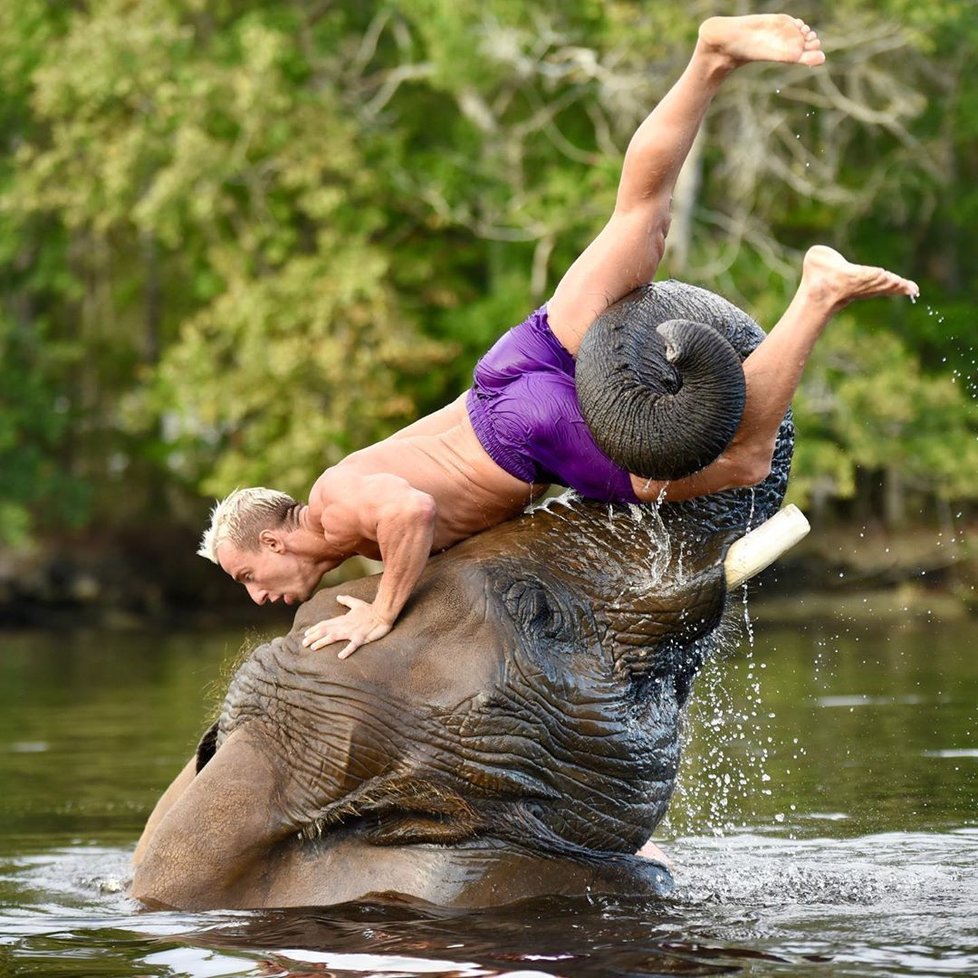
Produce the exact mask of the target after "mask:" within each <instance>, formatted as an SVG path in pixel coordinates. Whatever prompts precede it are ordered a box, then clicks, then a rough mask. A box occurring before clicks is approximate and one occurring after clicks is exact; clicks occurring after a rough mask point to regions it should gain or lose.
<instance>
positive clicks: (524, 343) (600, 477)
mask: <svg viewBox="0 0 978 978" xmlns="http://www.w3.org/2000/svg"><path fill="white" fill-rule="evenodd" d="M466 406H467V408H468V412H469V418H470V419H471V421H472V427H473V428H474V429H475V433H476V436H477V437H478V439H479V441H480V442H481V443H482V447H483V448H485V450H486V451H487V452H488V453H489V456H490V458H492V460H493V461H494V462H495V463H496V464H497V465H499V466H501V467H502V468H504V469H505V470H506V471H507V472H509V474H510V475H513V476H516V478H517V479H521V480H522V481H523V482H536V483H555V484H557V485H562V486H570V487H571V488H572V489H576V490H577V491H578V492H579V493H580V494H581V495H582V496H586V497H587V498H588V499H600V500H606V501H609V502H621V503H634V502H638V499H637V497H636V496H635V493H634V491H633V490H632V483H631V478H630V476H629V474H628V472H627V471H626V470H625V469H623V468H622V467H621V466H620V465H617V464H616V463H615V462H613V461H612V460H611V459H610V458H608V456H607V455H605V453H604V452H602V451H601V449H600V448H598V446H597V444H596V443H595V441H594V438H592V437H591V432H590V429H589V428H588V426H587V425H586V424H585V423H584V418H583V416H582V415H581V408H580V405H579V404H578V402H577V389H576V388H575V386H574V358H573V357H572V356H571V355H570V353H568V352H567V350H565V349H564V347H563V346H562V345H561V343H560V341H559V340H558V339H557V337H556V336H554V334H553V333H552V332H551V330H550V325H549V324H548V322H547V309H546V307H545V306H544V307H543V308H542V309H538V310H537V311H536V312H535V313H533V315H531V316H530V317H529V318H528V319H527V320H525V321H524V322H523V323H521V324H520V325H519V326H514V327H513V328H512V329H511V330H510V331H509V332H508V333H504V334H503V335H502V336H501V337H500V338H499V339H498V340H497V341H496V343H495V345H494V346H493V347H492V349H490V350H489V352H488V353H487V354H486V355H485V356H484V357H483V358H482V359H481V360H480V361H479V362H478V363H477V364H476V367H475V372H474V375H473V384H472V389H471V390H470V391H469V396H468V398H467V400H466Z"/></svg>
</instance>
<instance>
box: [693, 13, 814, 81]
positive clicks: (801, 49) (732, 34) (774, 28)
mask: <svg viewBox="0 0 978 978" xmlns="http://www.w3.org/2000/svg"><path fill="white" fill-rule="evenodd" d="M699 36H700V47H701V50H702V51H703V52H704V53H708V54H711V55H713V56H714V57H716V58H718V59H719V60H720V61H721V63H722V64H723V66H724V67H726V68H728V69H733V68H736V67H738V66H739V65H743V64H747V63H748V62H749V61H784V62H789V63H791V64H802V65H807V66H808V67H809V68H814V67H815V66H816V65H820V64H822V63H823V62H824V61H825V53H824V52H823V51H822V45H821V42H820V41H819V39H818V35H817V34H816V33H815V31H813V30H812V29H811V28H810V27H809V26H808V24H806V23H805V22H804V21H803V20H799V19H798V18H797V17H789V16H788V15H787V14H751V15H750V16H747V17H710V18H709V20H705V21H704V22H703V23H702V25H701V26H700V35H699Z"/></svg>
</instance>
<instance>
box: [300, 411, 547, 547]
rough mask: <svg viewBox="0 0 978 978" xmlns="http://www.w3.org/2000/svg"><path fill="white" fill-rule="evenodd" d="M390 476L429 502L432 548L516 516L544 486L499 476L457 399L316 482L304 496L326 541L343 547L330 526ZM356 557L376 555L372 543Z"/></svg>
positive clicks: (353, 456)
mask: <svg viewBox="0 0 978 978" xmlns="http://www.w3.org/2000/svg"><path fill="white" fill-rule="evenodd" d="M383 474H388V475H393V476H398V477H400V478H401V479H403V480H405V481H406V482H407V483H408V484H409V485H410V486H411V487H412V488H414V489H416V490H419V491H420V492H423V493H427V494H428V495H429V496H431V497H432V499H434V501H435V504H436V508H437V513H436V518H435V526H434V536H433V539H432V545H431V549H432V551H433V552H435V551H439V550H444V549H445V548H446V547H450V546H451V545H452V544H453V543H457V542H458V541H459V540H463V539H465V538H466V537H470V536H472V535H473V534H474V533H478V532H479V531H480V530H484V529H486V528H487V527H490V526H495V525H496V524H497V523H501V522H502V521H503V520H507V519H510V518H511V517H513V516H515V515H517V514H518V513H520V512H521V511H522V510H523V508H524V507H525V506H526V505H527V503H529V502H531V501H532V500H533V499H535V498H536V497H537V496H539V495H540V494H541V493H542V492H543V491H544V489H545V488H546V487H545V486H528V485H527V484H526V483H525V482H522V481H521V480H519V479H517V478H515V477H514V476H511V475H510V474H509V473H508V472H506V471H504V470H503V469H501V468H500V467H499V466H498V465H497V464H496V463H495V462H494V461H493V460H492V459H491V458H490V457H489V455H488V454H487V453H486V451H485V449H484V448H483V447H482V445H481V444H480V443H479V440H478V438H477V437H476V435H475V432H474V431H473V430H472V425H471V422H470V421H469V418H468V414H467V412H466V410H465V403H464V399H462V398H459V399H458V400H456V401H454V402H453V403H452V404H450V405H448V407H446V408H443V409H442V410H441V411H438V412H436V413H435V414H434V415H431V416H429V417H428V418H425V419H423V421H422V422H419V423H418V424H416V425H411V426H410V427H409V428H406V429H404V430H403V431H400V432H398V433H397V434H395V435H392V436H391V437H390V438H386V439H384V440H383V441H381V442H378V443H377V444H375V445H370V446H369V447H367V448H364V449H361V450H360V451H358V452H354V453H353V454H351V455H349V456H347V458H345V459H344V460H343V461H342V462H340V463H339V464H338V465H335V466H333V467H332V468H329V469H327V470H326V471H325V472H324V473H323V474H322V475H321V476H320V477H319V479H317V480H316V483H315V484H314V485H313V487H312V490H311V492H310V496H309V507H310V517H311V518H312V519H313V520H314V521H315V520H317V519H320V520H322V523H323V528H324V532H325V533H326V535H327V539H329V538H330V537H331V535H332V533H333V532H337V533H339V537H338V538H337V539H336V544H337V545H338V546H343V545H345V544H346V545H348V544H347V534H346V533H345V532H343V530H342V529H341V528H340V527H335V529H334V527H331V526H330V523H332V522H334V521H336V520H339V521H341V522H346V521H345V520H344V519H343V514H344V513H345V512H346V510H347V509H348V508H349V509H353V508H356V506H357V499H356V498H353V497H355V496H356V494H357V486H358V484H360V483H361V480H363V479H365V478H367V477H370V476H378V475H383ZM359 543H360V545H357V546H356V552H358V553H364V554H365V555H366V556H379V555H378V554H375V553H373V552H371V551H373V550H374V547H371V546H370V542H368V541H361V542H359Z"/></svg>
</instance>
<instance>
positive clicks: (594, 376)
mask: <svg viewBox="0 0 978 978" xmlns="http://www.w3.org/2000/svg"><path fill="white" fill-rule="evenodd" d="M576 373H577V380H576V383H577V396H578V400H579V401H580V405H581V412H582V414H583V416H584V420H585V422H586V423H587V425H588V427H589V428H590V430H591V434H592V435H593V436H594V440H595V441H596V442H597V443H598V445H599V446H600V448H601V449H602V451H604V452H605V454H606V455H608V456H609V457H610V458H612V459H614V460H615V461H616V462H617V463H618V464H619V465H621V466H622V467H623V468H625V469H627V470H628V471H629V472H631V473H633V474H635V475H639V476H642V477H644V478H647V479H656V480H672V479H681V478H683V477H684V476H687V475H692V474H693V473H694V472H698V471H699V470H700V469H702V468H704V467H705V466H707V465H709V464H710V462H712V461H714V460H715V459H716V458H717V457H718V456H719V455H720V454H721V453H722V452H723V451H724V449H725V448H726V447H727V446H728V445H729V444H730V441H731V440H732V438H733V436H734V433H735V432H736V430H737V426H738V425H739V424H740V419H741V417H742V415H743V412H744V402H745V399H746V384H745V381H744V370H743V367H742V365H741V361H740V356H739V355H738V353H737V351H736V350H734V348H733V347H732V346H731V345H730V343H729V342H728V341H727V340H726V339H725V338H724V337H723V336H721V335H720V333H719V332H718V331H717V330H715V329H714V328H713V327H711V326H707V325H705V324H703V323H697V322H692V321H690V320H685V319H670V320H665V321H663V320H662V318H661V315H660V314H658V310H657V309H656V306H655V304H654V302H652V301H650V294H649V292H648V290H646V289H641V290H636V291H635V292H633V293H631V294H630V295H628V296H625V298H624V299H622V300H620V301H619V302H617V303H615V304H614V305H613V306H611V307H610V308H609V309H608V310H607V311H606V312H605V313H603V314H602V315H601V316H600V317H599V318H598V319H597V320H596V321H595V323H594V324H593V325H592V326H591V327H590V329H589V330H588V331H587V333H586V334H585V335H584V340H583V342H582V343H581V348H580V350H579V351H578V355H577V371H576Z"/></svg>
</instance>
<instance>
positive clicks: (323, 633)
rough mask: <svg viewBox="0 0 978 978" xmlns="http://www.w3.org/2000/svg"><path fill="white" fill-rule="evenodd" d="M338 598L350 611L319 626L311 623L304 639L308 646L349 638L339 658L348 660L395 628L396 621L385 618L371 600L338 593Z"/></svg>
mask: <svg viewBox="0 0 978 978" xmlns="http://www.w3.org/2000/svg"><path fill="white" fill-rule="evenodd" d="M336 600H337V602H338V603H339V604H342V605H345V606H346V607H347V608H349V609H350V610H349V611H348V612H347V613H346V614H345V615H340V616H339V617H338V618H328V619H327V620H326V621H321V622H319V623H318V624H316V625H310V626H309V628H307V629H306V632H305V637H304V638H303V640H302V644H303V645H304V646H306V647H307V648H310V649H313V650H316V649H322V648H325V647H326V646H327V645H332V644H333V643H334V642H342V641H343V640H344V639H346V640H347V644H346V645H345V646H344V647H343V649H342V650H341V651H340V653H339V655H338V658H340V659H345V658H347V656H351V655H353V653H354V652H356V650H357V649H358V648H360V646H361V645H366V644H367V643H368V642H374V641H376V640H377V639H378V638H382V637H383V636H384V635H386V634H387V633H388V632H389V631H390V630H391V627H392V623H391V622H388V621H384V620H383V619H382V618H381V617H380V615H378V614H377V612H376V611H375V610H374V606H373V605H372V604H371V603H370V602H369V601H361V600H360V599H359V598H354V597H351V596H350V595H348V594H341V595H338V596H337V598H336Z"/></svg>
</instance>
